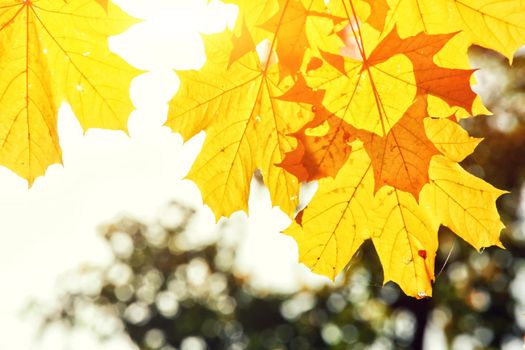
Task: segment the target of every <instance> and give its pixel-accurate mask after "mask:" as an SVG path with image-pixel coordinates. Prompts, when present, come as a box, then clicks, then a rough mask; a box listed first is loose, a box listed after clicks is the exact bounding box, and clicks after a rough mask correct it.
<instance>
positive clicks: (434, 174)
mask: <svg viewBox="0 0 525 350" xmlns="http://www.w3.org/2000/svg"><path fill="white" fill-rule="evenodd" d="M429 176H430V183H429V184H428V185H427V186H426V187H425V188H423V190H422V191H421V194H420V195H421V206H422V207H423V208H425V209H426V211H427V212H429V213H430V214H431V217H433V218H435V219H436V220H437V221H438V222H439V223H441V224H443V225H445V226H447V227H448V228H450V229H451V230H452V231H454V232H455V233H456V234H457V235H458V236H460V237H461V238H463V239H464V240H465V241H467V242H468V243H470V244H471V245H472V246H474V247H475V248H476V249H478V250H481V249H482V248H485V247H490V246H493V245H496V246H500V247H502V244H501V242H500V240H499V233H500V232H501V230H502V229H503V228H504V227H505V226H504V225H503V223H502V222H501V220H500V217H499V214H498V210H497V209H496V199H498V198H499V197H500V196H501V195H502V194H504V193H506V192H505V191H501V190H498V189H497V188H494V187H493V186H491V185H490V184H488V183H486V182H485V181H483V180H481V179H479V178H477V177H475V176H474V175H472V174H469V173H468V172H466V171H465V170H463V168H461V166H459V165H458V164H457V163H455V162H453V161H451V160H449V159H447V158H446V157H443V156H436V157H434V158H433V159H432V162H431V164H430V169H429Z"/></svg>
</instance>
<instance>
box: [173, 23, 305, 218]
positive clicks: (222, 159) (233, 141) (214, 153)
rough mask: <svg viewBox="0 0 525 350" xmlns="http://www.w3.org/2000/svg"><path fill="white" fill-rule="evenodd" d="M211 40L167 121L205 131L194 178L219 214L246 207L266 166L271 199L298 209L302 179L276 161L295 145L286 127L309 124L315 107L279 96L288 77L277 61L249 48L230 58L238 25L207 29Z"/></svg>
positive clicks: (184, 130) (188, 131) (185, 75)
mask: <svg viewBox="0 0 525 350" xmlns="http://www.w3.org/2000/svg"><path fill="white" fill-rule="evenodd" d="M206 44H207V57H208V60H207V62H206V64H205V66H204V67H203V68H202V69H201V70H200V71H198V72H180V73H179V74H180V78H181V87H180V90H179V92H178V94H177V95H176V96H175V98H174V99H173V100H172V102H171V104H170V112H169V116H168V121H167V125H168V126H170V127H171V128H172V129H173V130H174V131H176V132H179V133H181V134H182V136H183V137H184V138H185V139H188V138H190V137H192V136H194V135H195V134H196V133H198V132H200V131H201V130H205V131H206V140H205V143H204V146H203V149H202V151H201V153H200V154H199V156H198V157H197V160H196V161H195V164H194V165H193V168H192V169H191V171H190V173H189V174H188V178H189V179H192V180H193V181H195V182H196V183H197V184H198V185H199V187H200V188H201V191H202V193H203V197H204V201H205V202H206V203H207V204H209V205H210V206H211V207H212V209H213V211H214V212H215V214H216V216H217V219H218V218H220V217H221V216H229V215H230V214H231V213H233V212H235V211H237V210H247V203H248V195H249V189H250V181H251V178H252V175H253V173H254V171H255V170H256V169H260V170H261V173H262V175H263V178H264V181H265V183H266V185H267V186H268V187H269V189H270V194H271V197H272V201H273V203H274V204H276V205H279V206H280V207H281V209H282V210H283V211H284V212H286V213H288V214H292V213H293V211H294V210H295V207H296V206H297V195H298V191H299V182H298V181H297V179H296V178H295V176H293V175H291V174H289V173H287V172H286V171H284V170H283V169H282V168H279V167H277V166H275V164H277V163H280V162H281V161H282V159H283V157H284V154H285V153H286V152H288V151H290V150H291V149H293V148H294V147H295V144H294V141H293V139H292V138H291V137H288V136H287V134H289V133H290V132H292V131H293V130H296V129H297V128H298V127H299V126H301V125H302V124H304V123H305V122H306V121H307V120H308V118H309V114H311V111H310V110H309V109H307V108H301V106H299V105H298V104H297V103H290V102H287V101H283V100H280V99H278V98H277V97H279V96H281V95H283V94H284V92H285V91H286V90H287V89H288V88H289V84H290V81H289V79H287V80H284V81H281V79H280V78H279V69H278V66H277V65H274V64H273V65H272V62H271V60H270V59H268V58H267V57H266V58H264V57H263V61H264V63H261V60H260V58H259V56H258V54H257V52H255V51H251V52H249V53H246V54H245V55H243V57H242V58H240V59H238V60H237V61H235V62H233V63H230V57H231V52H232V47H233V39H232V33H230V32H228V31H226V32H224V33H221V34H217V35H213V36H208V37H206ZM266 55H271V50H269V51H268V52H267V53H266ZM228 66H229V67H230V68H227V67H228Z"/></svg>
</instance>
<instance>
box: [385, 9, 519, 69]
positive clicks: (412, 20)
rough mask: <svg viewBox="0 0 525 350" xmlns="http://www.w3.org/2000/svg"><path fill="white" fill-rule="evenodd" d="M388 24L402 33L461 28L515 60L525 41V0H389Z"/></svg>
mask: <svg viewBox="0 0 525 350" xmlns="http://www.w3.org/2000/svg"><path fill="white" fill-rule="evenodd" d="M388 4H389V6H390V8H391V9H392V12H391V15H390V18H389V20H387V22H388V24H387V27H388V26H389V25H390V26H393V25H395V26H397V27H398V29H399V32H400V33H401V35H402V36H410V35H414V34H417V33H419V32H425V33H428V34H441V33H452V32H457V31H461V32H463V33H464V34H465V40H466V41H467V42H468V43H469V44H476V45H480V46H483V47H486V48H489V49H493V50H496V51H499V52H501V53H502V54H504V55H505V56H506V57H507V58H509V60H511V61H512V56H513V55H514V52H515V51H516V50H517V49H518V48H519V47H520V46H521V45H523V44H524V43H525V25H524V23H525V2H524V1H521V0H518V1H516V0H501V1H493V0H389V1H388Z"/></svg>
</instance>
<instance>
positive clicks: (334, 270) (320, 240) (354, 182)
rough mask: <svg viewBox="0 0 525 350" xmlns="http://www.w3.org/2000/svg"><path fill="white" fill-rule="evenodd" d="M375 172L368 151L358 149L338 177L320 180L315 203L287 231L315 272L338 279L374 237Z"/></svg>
mask: <svg viewBox="0 0 525 350" xmlns="http://www.w3.org/2000/svg"><path fill="white" fill-rule="evenodd" d="M371 170H372V169H371V165H370V160H369V159H368V155H367V154H366V152H365V150H364V148H363V147H362V146H359V145H357V146H355V147H354V151H353V152H352V154H351V156H350V158H349V159H348V162H346V164H345V166H344V167H343V168H342V169H341V170H340V171H339V173H338V175H337V177H335V178H334V179H331V178H327V179H322V180H320V181H319V190H318V191H317V192H316V194H315V196H314V198H313V200H312V201H311V202H310V204H309V205H308V206H307V207H306V208H305V209H304V210H303V211H302V212H301V213H299V215H298V216H297V217H296V220H295V221H294V222H293V223H292V225H291V226H290V227H289V228H288V229H286V231H284V233H285V234H287V235H290V236H291V237H293V238H294V239H295V240H296V242H297V245H298V247H299V260H300V261H301V262H302V263H304V264H305V265H306V266H308V267H309V268H310V269H312V271H314V272H316V273H319V274H322V275H325V276H328V277H330V278H331V279H332V280H333V279H335V277H336V276H337V275H338V274H339V272H341V271H342V269H343V268H344V267H345V266H346V265H347V264H348V261H350V259H351V258H352V256H353V255H354V254H355V252H356V251H357V249H358V248H359V247H360V246H361V244H362V243H363V242H364V241H365V240H366V239H367V238H370V230H369V228H368V224H369V222H368V218H369V216H370V211H371V206H370V203H372V202H373V195H372V192H373V186H374V184H373V182H374V180H373V174H372V171H371ZM297 218H300V220H298V219H297Z"/></svg>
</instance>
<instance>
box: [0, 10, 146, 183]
mask: <svg viewBox="0 0 525 350" xmlns="http://www.w3.org/2000/svg"><path fill="white" fill-rule="evenodd" d="M101 5H102V6H101ZM104 7H106V8H104ZM133 22H134V20H133V19H131V18H130V17H128V16H127V15H126V14H125V13H124V12H122V11H121V10H120V9H119V8H118V7H116V6H115V5H111V4H108V3H107V1H100V0H98V1H97V0H74V1H67V2H64V1H63V0H40V1H30V0H4V1H0V23H1V25H0V45H1V46H0V67H1V68H0V69H1V78H0V96H1V98H0V163H1V164H2V165H4V166H7V167H8V168H10V169H11V170H13V171H14V172H15V173H17V174H19V175H20V176H22V177H24V178H26V179H27V180H28V181H29V184H31V183H32V182H33V181H34V179H35V178H36V177H38V176H40V175H43V174H44V172H45V170H46V169H47V167H48V166H49V165H51V164H54V163H61V161H62V158H61V149H60V145H59V140H58V134H57V110H58V108H59V106H60V104H61V103H62V102H68V103H69V104H70V105H71V107H72V109H73V111H74V113H75V114H76V116H77V118H78V120H79V121H80V124H81V125H82V127H83V128H84V130H86V129H88V128H107V129H117V130H126V128H127V127H126V125H127V118H128V115H129V113H130V112H131V110H132V108H133V106H132V104H131V101H130V98H129V93H128V91H129V84H130V81H131V79H132V78H133V77H134V76H135V75H136V74H137V72H138V71H137V70H135V69H134V68H132V67H131V66H129V65H128V64H127V63H125V62H124V61H123V60H122V59H120V58H119V57H117V56H116V55H114V54H112V53H111V52H110V51H109V48H108V43H107V37H108V36H110V35H115V34H118V33H120V32H122V31H123V30H124V29H126V28H127V27H128V26H129V25H130V24H132V23H133Z"/></svg>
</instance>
